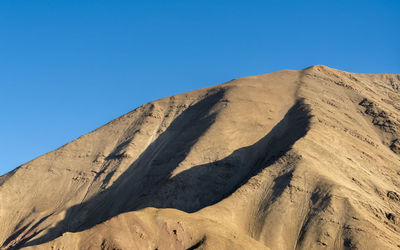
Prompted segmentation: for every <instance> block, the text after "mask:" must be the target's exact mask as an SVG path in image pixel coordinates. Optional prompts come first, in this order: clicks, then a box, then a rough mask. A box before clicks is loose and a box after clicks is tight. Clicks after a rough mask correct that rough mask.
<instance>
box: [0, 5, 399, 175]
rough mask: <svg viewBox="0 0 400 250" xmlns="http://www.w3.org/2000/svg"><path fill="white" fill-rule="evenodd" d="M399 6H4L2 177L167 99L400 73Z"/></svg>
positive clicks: (0, 18) (0, 34)
mask: <svg viewBox="0 0 400 250" xmlns="http://www.w3.org/2000/svg"><path fill="white" fill-rule="evenodd" d="M399 13H400V1H399V0H392V1H389V0H375V1H368V0H363V1H357V0H355V1H353V0H346V1H342V0H332V1H329V0H327V1H321V0H319V1H312V0H311V1H277V0H276V1H251V0H246V1H245V0H242V1H235V0H229V1H228V0H227V1H219V0H212V1H208V0H204V1H190V0H182V1H175V0H170V1H165V0H160V1H151V0H148V1H134V0H131V1H122V0H112V1H111V0H108V1H104V0H93V1H87V0H79V1H76V0H57V1H54V0H47V1H43V0H35V1H33V0H30V1H26V0H18V1H16V0H1V1H0V112H1V120H0V158H1V161H0V175H1V174H4V173H5V172H8V171H10V170H11V169H13V168H15V167H17V166H18V165H20V164H22V163H24V162H26V161H29V160H31V159H33V158H35V157H37V156H39V155H41V154H44V153H46V152H49V151H51V150H54V149H56V148H58V147H59V146H62V145H63V144H65V143H67V142H69V141H71V140H73V139H76V138H77V137H79V136H80V135H82V134H85V133H87V132H90V131H92V130H94V129H95V128H97V127H99V126H101V125H103V124H104V123H106V122H108V121H110V120H112V119H114V118H116V117H118V116H120V115H122V114H124V113H126V112H128V111H130V110H133V109H135V108H136V107H137V106H140V105H141V104H144V103H146V102H149V101H152V100H154V99H159V98H161V97H165V96H170V95H174V94H179V93H182V92H187V91H190V90H195V89H198V88H203V87H208V86H211V85H216V84H219V83H222V82H226V81H229V80H231V79H233V78H238V77H242V76H248V75H256V74H263V73H269V72H273V71H277V70H282V69H302V68H305V67H308V66H310V65H315V64H324V65H327V66H330V67H333V68H337V69H341V70H345V71H351V72H360V73H397V74H400V14H399Z"/></svg>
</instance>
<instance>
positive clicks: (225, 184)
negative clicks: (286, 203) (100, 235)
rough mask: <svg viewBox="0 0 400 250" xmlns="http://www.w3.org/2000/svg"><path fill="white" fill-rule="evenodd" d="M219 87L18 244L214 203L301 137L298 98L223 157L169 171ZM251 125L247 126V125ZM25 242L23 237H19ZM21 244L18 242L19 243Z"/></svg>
mask: <svg viewBox="0 0 400 250" xmlns="http://www.w3.org/2000/svg"><path fill="white" fill-rule="evenodd" d="M223 97H224V90H223V89H221V90H219V91H218V92H216V93H214V94H212V95H209V96H208V97H206V98H205V99H203V100H202V101H200V102H198V103H197V104H195V105H194V106H192V107H189V108H188V109H187V110H186V111H184V112H183V113H182V114H181V115H180V116H179V117H177V118H176V119H175V120H174V121H173V122H172V123H171V125H170V126H169V127H168V129H167V130H166V131H165V132H164V133H163V134H162V135H160V136H159V137H158V139H156V140H155V141H154V142H153V143H152V144H151V145H150V146H148V147H147V148H146V150H145V151H144V152H143V153H142V154H141V155H140V157H139V158H138V159H137V160H136V161H135V162H134V163H133V164H132V165H131V166H130V167H129V168H128V169H127V170H126V171H125V172H124V173H123V174H122V175H121V176H120V177H119V178H118V179H117V180H116V181H115V182H114V183H113V184H112V186H111V187H110V188H108V189H107V190H105V191H104V192H102V193H100V194H98V195H96V196H94V197H93V198H91V199H89V200H87V201H85V202H83V203H81V204H78V205H75V206H73V207H71V208H69V209H68V210H67V213H66V216H65V219H64V220H63V221H61V222H59V223H58V224H57V225H56V226H54V227H53V228H51V229H50V230H49V231H48V232H47V233H46V234H45V235H43V236H42V237H40V238H38V239H35V240H32V241H31V242H28V243H26V244H25V245H24V246H33V245H39V244H42V243H45V242H48V241H51V240H54V239H55V238H57V237H59V236H60V235H62V234H63V233H65V232H78V231H82V230H85V229H88V228H91V227H93V226H95V225H97V224H99V223H101V222H104V221H105V220H108V219H110V218H112V217H114V216H116V215H118V214H121V213H124V212H129V211H135V210H138V209H142V208H145V207H156V208H175V209H179V210H182V211H185V212H189V213H190V212H195V211H198V210H200V209H202V208H204V207H207V206H210V205H212V204H215V203H217V202H219V201H221V200H223V199H224V198H226V197H227V196H229V195H230V194H232V193H233V192H235V190H236V189H237V188H239V187H240V186H241V185H243V184H244V183H245V182H247V181H248V180H249V179H250V178H251V177H252V176H254V175H256V174H257V173H258V172H260V171H261V170H262V169H264V168H266V167H268V166H270V165H271V164H273V163H274V162H275V161H276V160H277V159H278V158H279V157H281V156H282V155H284V154H285V153H286V152H288V151H289V150H290V149H291V147H292V145H293V144H294V143H295V142H296V141H297V140H298V139H300V138H301V137H303V136H304V135H305V134H306V133H307V131H308V128H309V123H310V117H311V115H310V114H309V112H308V108H307V106H306V105H305V104H304V103H303V102H302V100H299V101H297V102H296V103H295V104H294V105H293V107H292V108H291V109H290V110H289V111H288V112H287V114H286V115H285V117H284V118H283V119H282V120H281V121H280V122H279V123H278V124H277V125H276V126H275V127H274V128H273V129H272V130H271V131H270V132H269V133H268V134H267V135H266V136H264V137H263V138H262V139H261V140H259V141H258V142H256V143H255V144H253V145H251V146H248V147H244V148H240V149H238V150H236V151H234V152H233V153H232V154H231V155H229V156H228V157H226V158H224V159H222V160H219V161H216V162H212V163H208V164H204V165H199V166H193V167H191V168H189V169H187V170H185V171H182V172H181V173H179V174H177V175H175V176H171V173H172V171H173V170H174V169H175V168H176V167H177V166H178V165H179V163H181V162H182V161H183V160H184V159H185V157H186V155H187V153H188V152H189V151H190V149H191V147H192V146H193V145H194V144H195V143H196V141H197V140H198V139H199V138H200V137H201V136H202V135H203V134H204V133H205V132H206V131H207V129H208V128H209V127H210V126H211V125H212V123H213V122H214V120H215V113H213V112H212V110H214V109H217V108H218V107H217V104H218V103H219V102H220V101H221V99H222V98H223ZM250 129H251V128H250ZM25 242H26V241H25ZM19 246H21V245H19Z"/></svg>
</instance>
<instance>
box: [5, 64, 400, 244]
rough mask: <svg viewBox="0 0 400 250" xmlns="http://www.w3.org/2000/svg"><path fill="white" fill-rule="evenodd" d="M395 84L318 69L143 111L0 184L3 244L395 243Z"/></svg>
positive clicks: (398, 183)
mask: <svg viewBox="0 0 400 250" xmlns="http://www.w3.org/2000/svg"><path fill="white" fill-rule="evenodd" d="M399 85H400V75H385V74H374V75H372V74H355V73H347V72H343V71H338V70H335V69H331V68H328V67H325V66H313V67H310V68H307V69H305V70H302V71H280V72H276V73H271V74H267V75H260V76H254V77H245V78H241V79H236V80H233V81H231V82H228V83H225V84H221V85H218V86H215V87H211V88H207V89H202V90H197V91H193V92H189V93H185V94H181V95H177V96H173V97H169V98H164V99H160V100H157V101H154V102H151V103H149V104H146V105H143V106H141V107H139V108H137V109H136V110H134V111H132V112H130V113H128V114H126V115H124V116H122V117H120V118H118V119H116V120H113V121H112V122H110V123H108V124H106V125H104V126H103V127H101V128H99V129H97V130H95V131H93V132H92V133H89V134H87V135H84V136H82V137H80V138H78V139H77V140H75V141H73V142H71V143H69V144H67V145H65V146H63V147H61V148H59V149H57V150H55V151H53V152H50V153H48V154H46V155H43V156H41V157H39V158H37V159H35V160H33V161H31V162H28V163H26V164H24V165H22V166H20V167H19V168H17V169H16V170H14V171H13V172H10V173H9V174H7V175H5V176H2V177H0V228H1V230H0V245H2V248H4V249H8V248H10V249H12V248H21V247H25V248H37V249H54V248H55V249H58V248H59V249H90V248H94V249H98V248H102V249H197V248H199V249H200V248H202V249H356V248H358V249H398V244H399V243H398V242H400V235H399V233H398V230H399V229H400V227H399V225H400V219H399V216H400V195H399V194H400V176H399V175H400V156H399V154H400V105H399V103H400V102H399V100H400V89H399Z"/></svg>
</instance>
